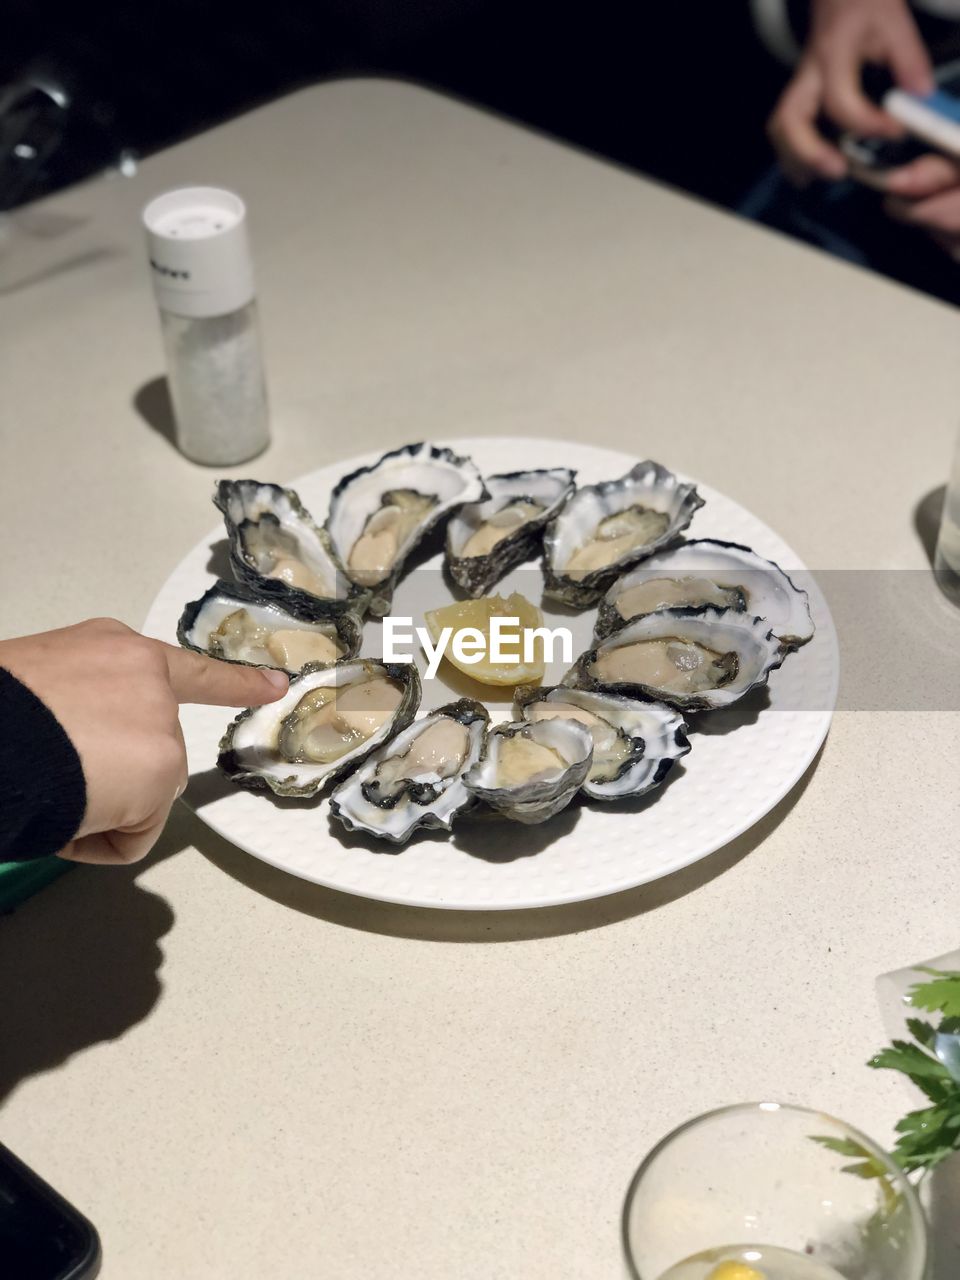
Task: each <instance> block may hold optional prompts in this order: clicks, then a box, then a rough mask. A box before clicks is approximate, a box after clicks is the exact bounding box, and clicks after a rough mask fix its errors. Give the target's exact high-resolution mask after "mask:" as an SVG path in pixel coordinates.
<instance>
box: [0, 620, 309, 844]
mask: <svg viewBox="0 0 960 1280" xmlns="http://www.w3.org/2000/svg"><path fill="white" fill-rule="evenodd" d="M0 666H2V667H5V668H6V669H7V670H8V671H9V672H11V674H13V675H14V676H16V677H17V679H18V680H20V681H21V682H22V683H23V684H25V685H27V687H28V688H30V689H31V690H32V691H33V692H34V693H35V694H36V696H37V697H38V698H40V699H41V701H42V702H44V703H45V704H46V706H47V707H48V708H49V710H50V711H52V712H53V714H54V715H55V716H56V717H57V719H58V720H59V721H60V724H61V725H62V726H63V728H64V730H65V732H66V734H67V736H68V737H69V738H70V740H71V742H72V743H73V745H74V747H75V748H76V751H77V755H78V756H79V757H80V763H81V765H82V766H83V775H84V779H85V780H86V785H87V807H86V811H85V813H84V815H83V821H82V822H81V824H80V827H79V829H78V831H77V833H76V835H75V837H74V838H73V840H71V841H70V843H69V845H67V847H66V848H65V849H62V850H61V851H60V857H61V858H69V859H72V860H73V861H74V862H101V863H105V862H111V863H126V862H136V861H137V860H138V859H139V858H142V857H143V856H144V854H146V853H147V852H148V850H149V849H151V848H152V846H153V844H154V842H155V841H156V840H157V838H158V837H159V835H160V832H161V831H162V830H163V827H164V823H165V822H166V820H167V814H168V813H169V812H170V809H171V807H172V805H173V802H174V801H175V800H176V799H177V797H178V796H179V795H180V794H181V793H182V792H183V790H184V788H185V787H186V785H187V757H186V750H185V747H184V742H183V733H182V732H181V729H180V721H179V716H178V707H179V704H180V703H181V702H205V703H211V704H213V705H216V706H225V707H245V706H258V705H260V704H261V703H264V702H273V701H275V700H276V699H277V698H279V697H281V696H282V695H283V693H285V692H286V688H287V677H286V676H285V675H284V674H283V672H280V671H270V670H266V669H263V670H261V669H258V668H256V667H244V666H239V665H235V664H233V663H228V662H219V661H217V660H216V659H215V658H205V657H203V656H202V655H201V654H198V653H193V652H191V651H189V650H187V649H178V648H176V647H175V646H174V645H169V644H164V643H163V642H162V641H160V640H150V639H148V638H147V637H146V636H142V635H139V634H138V633H137V632H136V631H132V630H131V629H130V628H129V627H126V626H124V625H123V623H122V622H116V621H114V620H113V619H111V618H95V619H93V620H91V621H89V622H81V623H79V624H78V625H77V626H73V627H64V628H62V629H61V630H59V631H46V632H43V633H42V634H40V635H34V636H24V637H21V638H17V639H15V640H4V641H0Z"/></svg>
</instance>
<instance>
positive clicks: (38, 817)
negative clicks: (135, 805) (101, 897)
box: [0, 669, 87, 862]
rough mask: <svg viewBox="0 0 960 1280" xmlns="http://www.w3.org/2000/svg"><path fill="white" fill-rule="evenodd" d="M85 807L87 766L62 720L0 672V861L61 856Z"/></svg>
mask: <svg viewBox="0 0 960 1280" xmlns="http://www.w3.org/2000/svg"><path fill="white" fill-rule="evenodd" d="M86 805H87V788H86V783H85V782H84V778H83V766H82V765H81V764H80V757H79V756H78V755H77V752H76V748H75V747H74V745H73V743H72V742H71V741H70V739H69V738H68V737H67V735H66V733H65V732H64V730H63V728H62V727H61V725H60V721H59V720H57V718H56V716H54V714H53V712H51V711H48V710H47V708H46V707H45V706H44V704H43V703H42V702H41V701H40V699H39V698H38V697H37V696H36V694H34V693H31V691H30V690H29V689H28V688H27V686H26V685H24V684H21V683H20V681H19V680H17V679H15V678H14V677H13V676H12V675H11V674H10V672H9V671H4V670H2V669H0V862H25V861H26V860H27V859H29V858H43V857H46V855H47V854H50V853H57V852H58V850H60V849H62V848H63V846H64V845H65V844H67V843H69V841H70V840H72V839H73V836H74V834H75V832H76V830H77V828H78V827H79V826H80V823H81V821H82V819H83V813H84V809H85V808H86Z"/></svg>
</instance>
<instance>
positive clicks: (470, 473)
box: [326, 444, 487, 617]
mask: <svg viewBox="0 0 960 1280" xmlns="http://www.w3.org/2000/svg"><path fill="white" fill-rule="evenodd" d="M486 496H487V491H486V489H485V488H484V484H483V479H482V477H481V475H480V472H479V471H478V470H477V468H476V467H475V466H474V464H473V463H472V462H471V461H470V459H469V458H461V457H459V456H458V455H457V454H455V453H453V452H452V451H451V450H450V449H441V448H438V446H437V445H434V444H408V445H404V446H403V448H402V449H394V450H393V451H392V452H391V453H385V454H384V455H383V457H382V458H381V459H380V460H379V461H378V462H376V463H374V464H373V466H370V467H361V468H360V469H359V470H358V471H354V472H352V473H351V474H350V475H348V476H345V477H344V478H343V479H342V480H341V481H340V483H339V484H338V485H337V487H336V488H335V489H334V491H333V494H332V495H331V498H330V513H329V515H328V516H327V523H326V529H327V532H328V534H329V537H330V541H331V544H332V546H333V549H334V552H335V554H336V555H337V556H338V557H339V559H340V560H341V561H342V563H343V565H344V568H345V571H346V574H347V576H348V577H349V578H350V579H351V581H352V582H354V583H355V584H357V586H358V587H359V588H361V589H366V590H369V591H370V593H371V597H372V598H371V601H370V611H371V613H373V614H374V616H375V617H383V615H384V614H385V613H386V612H387V611H388V610H389V608H390V601H391V599H392V598H393V589H394V586H395V585H396V582H397V579H398V578H399V576H400V574H401V572H402V570H403V565H404V561H405V560H406V559H407V557H408V556H409V554H410V552H411V551H413V549H414V547H415V546H416V545H417V543H418V542H420V540H421V539H422V538H423V537H424V535H425V534H427V533H428V532H429V531H430V530H431V529H432V528H433V527H434V526H435V525H436V524H438V523H439V521H441V520H444V519H445V518H446V517H447V516H449V515H450V513H451V512H452V511H455V510H456V509H457V508H458V507H461V506H463V504H464V503H467V502H479V501H480V500H481V499H483V498H485V497H486Z"/></svg>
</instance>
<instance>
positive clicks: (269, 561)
mask: <svg viewBox="0 0 960 1280" xmlns="http://www.w3.org/2000/svg"><path fill="white" fill-rule="evenodd" d="M213 501H214V503H215V505H216V506H217V507H219V509H220V510H221V511H222V512H223V520H224V524H225V525H226V527H227V535H228V537H229V539H230V562H231V564H232V565H233V571H234V573H235V574H236V575H237V577H238V578H239V579H240V581H241V582H244V583H246V584H247V586H249V587H252V588H253V590H255V591H257V592H258V593H259V594H260V595H262V596H264V597H266V598H268V599H275V600H280V601H282V602H283V603H284V604H289V603H295V604H297V605H301V606H304V607H305V608H313V609H314V610H315V612H317V613H318V614H332V613H339V612H342V611H343V610H345V609H352V610H354V612H358V613H362V612H363V610H364V608H365V607H366V605H365V593H364V592H363V591H362V589H361V588H359V587H357V586H356V585H355V584H354V583H352V582H351V581H350V580H349V578H347V576H346V575H345V574H344V572H343V566H342V565H341V564H340V562H339V561H338V560H337V557H336V556H335V555H334V553H333V551H332V550H331V547H330V540H329V538H328V537H327V535H326V534H325V533H324V531H323V530H322V529H320V528H318V527H317V525H315V524H314V522H313V519H312V518H311V516H310V513H309V511H307V509H306V507H304V505H303V503H302V502H301V501H300V499H299V498H298V497H297V495H296V493H294V491H293V490H292V489H283V488H281V486H280V485H278V484H265V483H261V482H260V481H259V480H221V481H220V482H219V483H218V484H217V487H216V489H215V490H214V494H213Z"/></svg>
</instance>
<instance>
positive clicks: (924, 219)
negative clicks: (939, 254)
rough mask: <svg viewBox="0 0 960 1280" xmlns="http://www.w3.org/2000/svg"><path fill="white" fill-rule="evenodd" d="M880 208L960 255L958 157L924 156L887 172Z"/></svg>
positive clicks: (954, 255)
mask: <svg viewBox="0 0 960 1280" xmlns="http://www.w3.org/2000/svg"><path fill="white" fill-rule="evenodd" d="M884 186H885V189H886V191H887V193H888V195H887V199H886V200H885V201H884V208H885V209H886V211H887V213H888V214H889V215H890V217H891V218H896V219H897V221H898V222H904V223H906V224H908V225H909V226H913V227H917V228H919V229H920V230H922V231H926V232H927V233H928V235H929V236H930V237H931V239H933V240H934V241H936V243H937V244H938V245H940V247H941V248H942V249H944V250H946V252H948V253H949V254H951V255H952V256H953V257H958V256H960V160H952V159H950V158H949V157H948V156H941V155H933V154H931V155H926V156H920V157H919V159H917V160H914V161H912V162H911V163H910V164H905V165H902V166H901V167H900V168H899V169H894V170H892V171H891V172H890V173H889V174H887V178H886V182H885V184H884Z"/></svg>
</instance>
